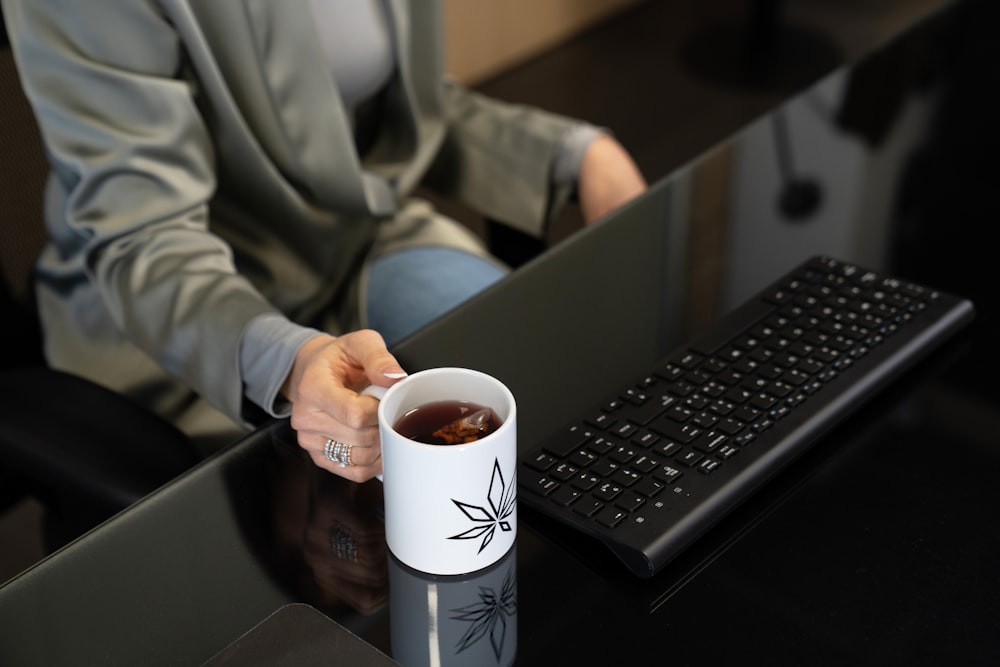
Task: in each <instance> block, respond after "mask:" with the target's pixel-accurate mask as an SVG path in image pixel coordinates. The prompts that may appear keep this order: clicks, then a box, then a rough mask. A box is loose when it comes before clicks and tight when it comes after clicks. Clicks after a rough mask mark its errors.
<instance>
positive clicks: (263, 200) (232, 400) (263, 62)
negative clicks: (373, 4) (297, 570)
mask: <svg viewBox="0 0 1000 667" xmlns="http://www.w3.org/2000/svg"><path fill="white" fill-rule="evenodd" d="M305 1H306V0H281V1H280V2H278V1H276V0H92V1H91V0H88V1H87V2H81V1H80V0H2V3H3V10H4V14H5V16H6V19H7V22H8V29H9V31H10V34H11V38H12V45H13V48H14V54H15V57H16V59H17V63H18V67H19V70H20V73H21V76H22V80H23V82H24V86H25V89H26V92H27V94H28V97H29V99H30V100H31V103H32V105H33V107H34V109H35V112H36V115H37V117H38V120H39V124H40V127H41V131H42V134H43V137H44V140H45V142H46V146H47V149H48V152H49V156H50V161H51V164H52V175H51V178H50V182H49V186H48V189H47V194H46V225H47V228H48V232H49V235H50V238H51V243H50V245H49V246H48V247H47V249H46V250H45V252H44V253H43V255H42V257H41V258H40V260H39V264H38V270H39V283H38V298H39V306H40V312H41V316H42V320H43V323H44V328H45V331H46V352H47V355H48V358H49V360H50V363H51V364H52V365H53V366H56V367H59V368H63V369H66V370H69V371H72V372H75V373H78V374H80V375H83V376H85V377H89V378H92V379H94V380H96V381H98V382H101V383H102V384H105V385H107V386H109V387H111V388H112V389H115V390H118V391H123V392H126V393H129V394H132V395H134V396H137V397H139V398H140V399H141V400H143V401H145V402H147V403H149V404H152V405H155V406H156V407H157V408H158V409H159V410H160V411H161V412H162V413H164V414H166V415H168V416H171V417H173V418H175V419H177V420H179V423H180V425H181V426H182V427H183V428H187V429H188V430H189V431H193V432H197V431H198V429H199V428H201V427H200V426H198V425H197V424H194V423H191V424H186V423H185V422H184V419H186V417H184V416H183V415H184V413H185V409H186V407H188V406H190V405H191V401H192V395H191V392H192V390H193V391H194V392H197V394H198V395H200V396H201V397H203V398H205V399H207V400H208V401H209V402H210V403H211V404H212V405H213V406H214V407H215V409H217V410H218V411H221V412H222V413H224V414H225V415H227V416H228V418H229V419H230V420H235V421H237V422H242V423H244V425H245V424H247V420H246V416H247V413H246V412H245V408H246V406H245V405H244V398H243V392H242V383H241V377H240V369H239V363H238V356H239V345H240V337H241V334H242V332H243V330H244V328H245V327H246V325H247V323H248V322H249V321H250V320H251V319H252V318H254V317H255V316H257V315H260V314H262V313H270V312H275V311H277V312H281V313H284V314H285V315H287V316H288V317H290V318H291V319H293V320H295V321H297V322H300V323H303V324H307V325H311V326H318V327H322V328H324V329H326V330H329V331H331V332H333V333H337V332H340V331H344V330H347V329H349V328H353V327H356V326H360V325H363V324H364V323H363V322H362V321H361V320H360V318H359V315H358V308H357V307H356V304H357V296H356V295H357V290H358V286H359V278H358V276H359V275H363V271H362V270H361V268H362V267H363V265H364V262H365V261H367V260H368V259H370V257H371V256H372V254H373V253H379V252H385V251H387V250H388V249H390V248H392V247H395V246H398V245H399V244H427V243H444V244H449V245H457V246H461V247H465V248H467V249H470V250H472V251H474V252H482V249H481V247H480V246H479V244H478V242H477V240H476V239H474V238H473V237H472V236H471V235H470V234H468V232H466V231H465V230H464V228H461V227H459V226H458V225H456V224H455V223H452V222H451V221H448V220H445V219H444V218H443V217H442V216H440V215H437V214H436V213H434V212H433V211H432V210H431V209H430V208H429V207H427V206H426V205H422V204H420V203H418V202H415V201H413V200H412V199H411V198H410V196H409V195H410V193H411V191H412V190H413V189H414V188H415V187H416V186H417V185H418V184H420V183H425V184H429V185H430V186H431V187H433V188H434V189H436V190H437V191H439V192H440V193H441V194H443V195H445V196H448V197H454V198H456V199H458V200H459V201H462V202H464V203H465V204H468V205H470V206H471V207H472V208H474V209H475V210H478V211H479V212H481V213H482V214H484V215H486V216H488V217H491V218H494V219H497V220H501V221H505V222H507V223H509V224H511V225H513V226H516V227H518V228H520V229H522V230H524V231H528V232H530V233H536V234H537V233H541V232H542V230H543V229H544V227H545V225H546V223H547V221H548V220H549V218H550V217H551V216H552V215H553V214H554V212H555V211H556V210H557V209H558V207H559V205H561V203H562V202H563V201H565V198H566V192H564V191H563V190H564V188H556V187H554V186H553V184H552V183H551V182H550V171H551V165H552V161H553V159H554V155H555V152H556V149H557V145H558V142H559V139H560V137H562V135H563V133H565V132H566V131H567V130H568V129H569V128H570V127H571V125H572V124H574V122H575V121H571V120H570V119H567V118H563V117H560V116H556V115H552V114H548V113H545V112H542V111H540V110H536V109H528V108H524V107H520V106H516V105H509V104H502V103H499V102H497V101H495V100H490V99H486V98H484V97H483V96H481V95H478V94H475V93H473V92H471V91H469V90H466V89H463V88H462V87H460V86H458V85H455V84H453V83H449V82H446V81H445V79H444V76H443V72H442V53H441V50H442V42H443V40H442V35H441V16H440V8H439V6H438V2H437V1H436V0H387V4H388V5H389V6H390V8H391V9H390V14H391V24H392V30H393V38H394V45H395V48H396V52H397V54H398V58H399V70H398V74H397V75H396V76H395V77H394V79H393V81H392V82H391V83H390V85H389V88H388V90H387V91H386V93H385V95H384V115H383V119H384V120H383V122H382V123H381V124H380V126H379V130H378V132H377V134H376V135H375V139H374V143H373V144H372V148H371V150H370V151H368V152H366V153H365V155H364V157H363V158H361V157H359V155H358V152H357V150H356V148H355V145H356V144H355V141H354V138H353V136H352V128H351V124H350V122H349V119H348V118H347V117H346V116H345V113H344V111H343V107H342V104H341V103H340V100H339V97H338V92H337V88H336V85H335V82H334V81H333V80H332V77H331V76H330V73H329V71H328V70H327V69H326V67H323V66H313V65H314V64H315V63H320V62H322V61H323V54H322V50H321V46H320V41H319V37H318V35H317V33H316V31H315V27H314V26H313V23H312V14H311V12H310V11H309V8H308V7H306V6H305ZM101 5H106V6H105V7H102V6H101ZM418 8H419V9H418ZM192 419H194V418H192ZM229 423H230V426H231V425H232V422H229ZM206 428H213V427H206Z"/></svg>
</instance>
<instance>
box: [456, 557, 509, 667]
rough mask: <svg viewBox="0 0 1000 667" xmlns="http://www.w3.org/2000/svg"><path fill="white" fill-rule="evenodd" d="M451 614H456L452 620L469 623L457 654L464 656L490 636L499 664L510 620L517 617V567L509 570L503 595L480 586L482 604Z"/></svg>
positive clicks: (463, 608) (502, 587) (502, 591)
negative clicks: (515, 576) (473, 646)
mask: <svg viewBox="0 0 1000 667" xmlns="http://www.w3.org/2000/svg"><path fill="white" fill-rule="evenodd" d="M451 611H452V613H453V614H454V616H452V617H451V618H452V620H456V621H467V622H468V623H469V627H468V628H467V629H466V631H465V633H464V634H463V635H462V637H461V638H460V639H459V640H458V644H456V646H455V649H456V650H455V653H456V654H458V653H461V652H462V651H464V650H465V649H467V648H469V647H470V646H472V645H473V644H475V643H476V642H478V641H479V640H481V639H482V638H483V637H489V638H490V646H491V647H492V648H493V655H494V656H496V659H497V662H498V663H499V662H500V658H501V657H502V655H503V643H504V638H505V637H506V636H507V619H508V618H514V616H516V615H517V585H516V583H515V581H514V568H513V567H511V568H510V569H509V570H507V576H505V577H504V580H503V584H502V585H501V588H500V593H499V594H497V592H496V591H495V590H493V589H492V588H485V587H483V586H480V587H479V601H478V602H475V603H473V604H470V605H468V606H465V607H459V608H458V609H452V610H451Z"/></svg>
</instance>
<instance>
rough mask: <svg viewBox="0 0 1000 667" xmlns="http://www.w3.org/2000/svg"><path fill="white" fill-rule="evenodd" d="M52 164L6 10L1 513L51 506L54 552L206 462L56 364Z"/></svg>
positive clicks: (0, 125) (2, 42)
mask: <svg viewBox="0 0 1000 667" xmlns="http://www.w3.org/2000/svg"><path fill="white" fill-rule="evenodd" d="M47 171H48V170H47V164H46V160H45V155H44V151H43V148H42V143H41V139H40V137H39V133H38V128H37V126H36V124H35V120H34V116H33V114H32V111H31V108H30V106H29V105H28V102H27V100H26V99H25V97H24V93H23V91H22V89H21V86H20V80H19V79H18V76H17V71H16V69H15V67H14V61H13V56H12V54H11V50H10V45H9V43H8V41H7V36H6V33H5V32H4V30H3V23H2V15H0V308H2V311H0V312H2V313H3V315H2V318H3V325H2V326H3V330H4V337H3V340H4V345H3V346H2V347H0V511H3V510H4V509H5V508H7V507H9V506H10V505H12V504H13V503H15V502H17V501H18V500H19V499H20V498H23V497H24V496H26V495H31V496H34V497H36V498H37V499H38V500H39V501H41V503H42V504H43V505H44V508H45V526H44V529H45V531H44V541H45V544H46V546H47V548H49V549H50V550H52V549H55V548H57V547H59V546H61V545H63V544H65V543H66V542H68V541H70V540H72V539H73V538H74V537H76V536H78V535H80V534H82V533H83V532H86V530H88V529H89V528H91V527H93V526H95V525H96V524H98V523H100V522H101V521H103V520H104V519H106V518H108V517H110V516H111V515H113V514H115V513H117V512H118V511H120V510H122V509H124V508H125V507H127V506H129V505H131V504H132V503H134V502H135V501H137V500H139V499H140V498H142V497H143V496H145V495H147V494H149V493H150V492H151V491H153V490H155V489H156V488H158V487H159V486H161V485H162V484H164V483H166V482H167V481H169V480H171V479H173V478H174V477H176V476H177V475H179V474H180V473H182V472H183V471H185V470H187V469H189V468H190V467H191V466H193V465H194V464H196V463H197V462H198V461H199V456H198V454H197V452H196V449H195V446H194V444H193V443H192V442H191V441H190V439H189V438H188V437H187V436H186V435H184V434H183V433H182V432H181V431H180V430H178V429H177V428H176V427H175V426H173V425H172V424H170V423H167V422H166V421H164V420H163V419H161V418H160V417H159V416H157V415H155V414H153V413H152V412H151V411H149V410H147V409H146V408H144V407H142V406H140V405H138V404H136V403H134V402H132V401H131V400H129V399H127V398H126V397H124V396H122V395H119V394H117V393H115V392H112V391H109V390H107V389H105V388H103V387H101V386H98V385H96V384H94V383H92V382H89V381H87V380H84V379H82V378H79V377H76V376H73V375H69V374H67V373H62V372H60V371H56V370H53V369H50V368H47V367H46V366H45V363H44V360H43V355H42V345H41V333H40V329H39V325H38V320H37V315H36V310H35V304H34V301H33V294H32V280H31V272H32V267H33V264H34V259H35V257H36V256H37V254H38V252H39V251H40V250H41V248H42V246H43V244H44V242H45V231H44V226H43V222H42V191H43V187H44V182H45V178H46V174H47Z"/></svg>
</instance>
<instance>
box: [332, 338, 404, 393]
mask: <svg viewBox="0 0 1000 667" xmlns="http://www.w3.org/2000/svg"><path fill="white" fill-rule="evenodd" d="M337 340H338V341H339V342H340V343H341V345H342V346H343V350H344V352H345V353H346V355H347V356H348V358H349V359H350V360H352V361H353V362H354V363H355V364H356V365H357V367H358V368H361V369H363V370H364V374H365V379H366V381H367V382H366V384H377V385H379V386H380V387H387V386H389V385H390V384H392V383H393V382H395V381H396V380H399V379H401V378H403V377H406V371H404V370H403V367H402V366H400V365H399V362H398V361H396V357H394V356H392V354H391V353H390V352H389V350H388V349H387V348H386V346H385V341H384V340H383V339H382V336H380V335H379V334H378V333H377V332H375V331H371V330H367V329H366V330H362V331H355V332H352V333H350V334H347V335H345V336H341V337H340V338H338V339H337ZM363 388H364V387H357V389H363Z"/></svg>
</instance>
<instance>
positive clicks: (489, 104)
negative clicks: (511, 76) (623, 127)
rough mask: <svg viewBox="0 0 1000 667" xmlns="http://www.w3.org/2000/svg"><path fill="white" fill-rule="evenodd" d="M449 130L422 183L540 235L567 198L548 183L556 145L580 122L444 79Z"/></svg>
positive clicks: (565, 187)
mask: <svg viewBox="0 0 1000 667" xmlns="http://www.w3.org/2000/svg"><path fill="white" fill-rule="evenodd" d="M444 100H445V103H444V109H445V120H446V124H447V128H448V129H447V133H446V136H445V140H444V144H443V146H442V148H441V151H440V153H439V155H438V157H437V158H436V160H435V162H434V164H433V166H432V168H431V170H430V171H429V173H428V177H427V178H426V179H425V182H426V184H427V185H428V186H429V187H431V188H433V189H434V190H435V191H436V192H438V193H440V194H442V195H444V196H447V197H452V198H454V199H457V200H459V201H461V202H463V203H465V204H467V205H469V206H471V207H472V208H473V209H474V210H476V211H478V212H479V213H480V214H482V215H484V216H486V217H488V218H491V219H494V220H497V221H499V222H503V223H505V224H508V225H510V226H511V227H514V228H516V229H519V230H521V231H523V232H525V233H528V234H530V235H532V236H536V237H540V236H542V235H543V234H544V233H545V231H546V229H547V228H548V224H549V222H550V221H551V220H552V219H553V218H554V217H555V216H556V215H557V214H558V212H559V210H560V208H561V207H562V206H563V205H564V204H565V203H566V201H568V199H569V196H570V194H571V193H572V189H573V188H572V186H571V185H569V184H556V183H554V182H553V180H552V171H553V164H554V162H555V160H556V156H557V154H558V150H559V147H560V144H561V141H562V139H563V137H564V135H566V133H568V132H569V131H570V129H571V128H573V127H575V126H577V125H579V124H580V121H578V120H575V119H571V118H567V117H565V116H561V115H558V114H554V113H550V112H547V111H544V110H542V109H538V108H535V107H532V106H527V105H520V104H512V103H508V102H504V101H502V100H497V99H494V98H491V97H488V96H486V95H483V94H481V93H478V92H475V91H472V90H469V89H467V88H465V87H463V86H462V85H460V84H458V83H456V82H453V81H447V82H446V83H445V97H444Z"/></svg>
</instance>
